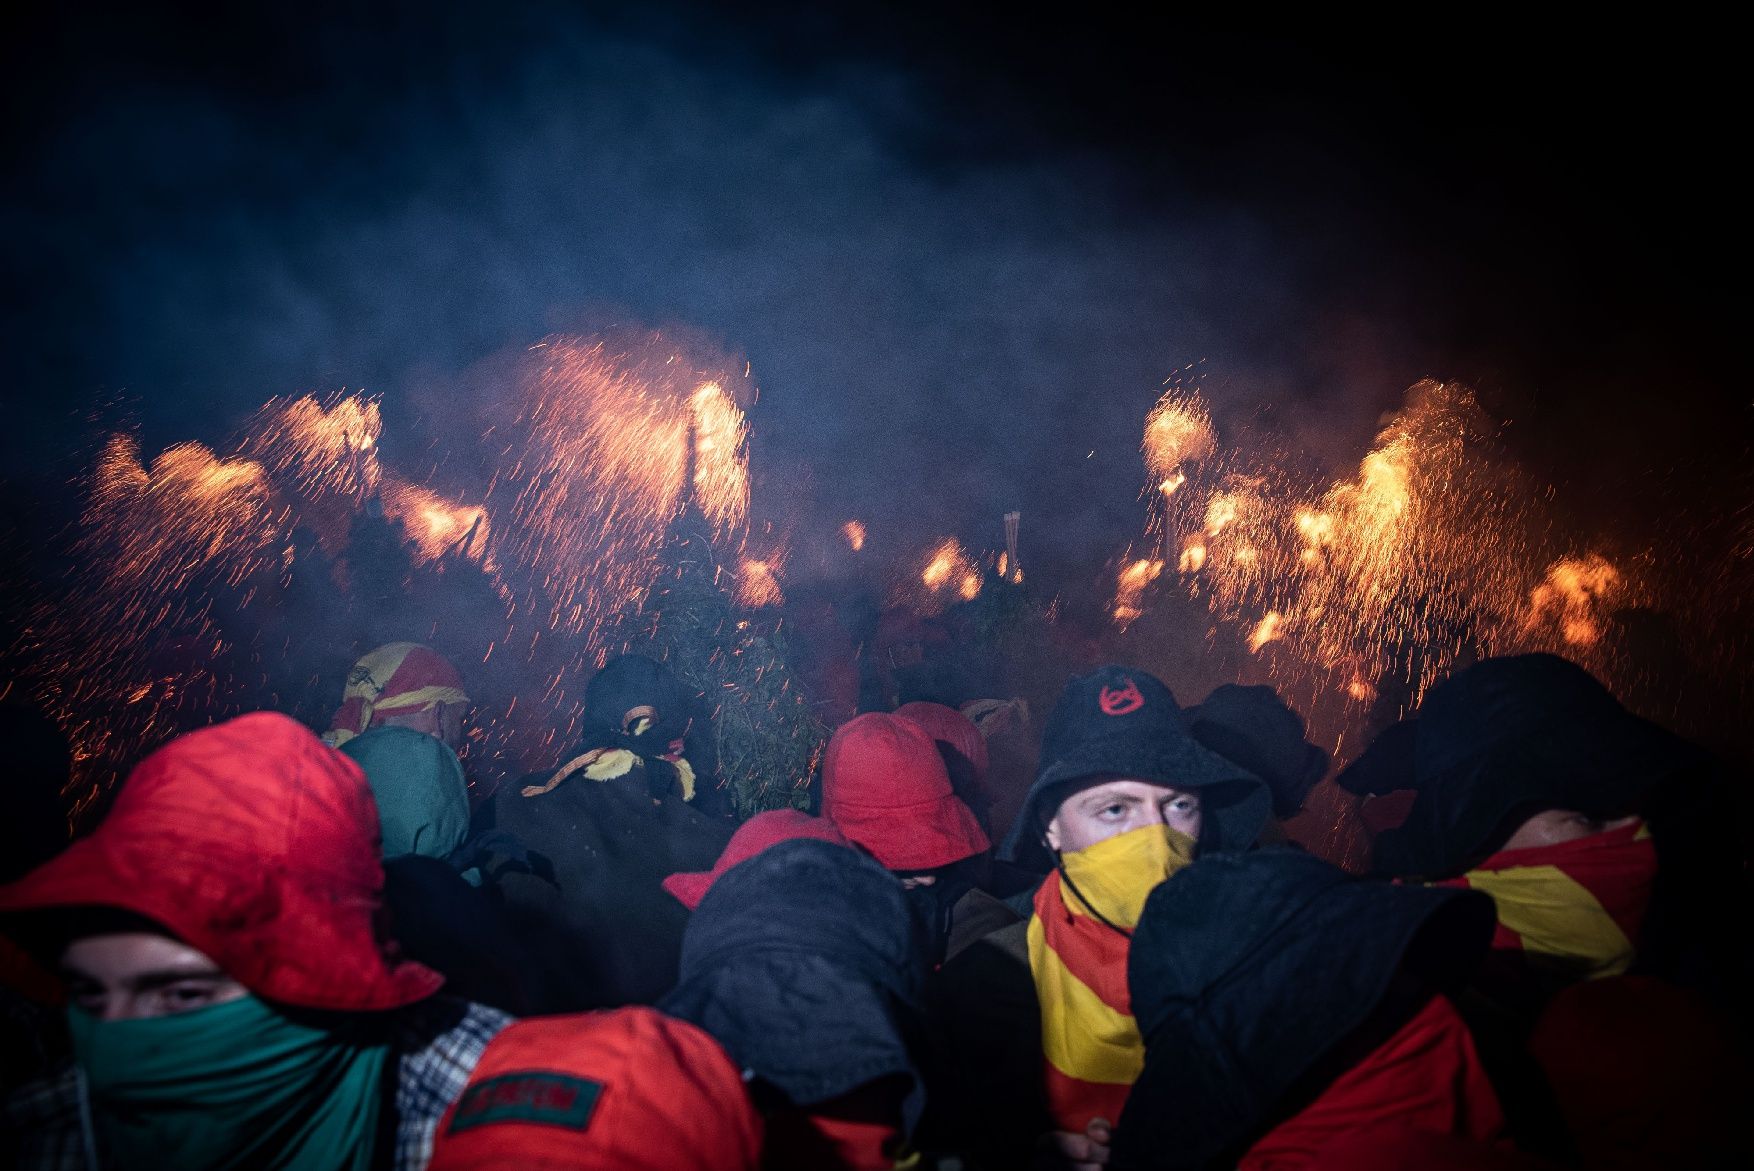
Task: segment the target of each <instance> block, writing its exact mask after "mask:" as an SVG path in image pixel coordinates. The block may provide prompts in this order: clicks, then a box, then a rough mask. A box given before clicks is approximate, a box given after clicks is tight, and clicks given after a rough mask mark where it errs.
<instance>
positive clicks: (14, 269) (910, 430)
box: [0, 3, 1754, 564]
mask: <svg viewBox="0 0 1754 1171" xmlns="http://www.w3.org/2000/svg"><path fill="white" fill-rule="evenodd" d="M828 8H832V9H833V11H828V10H827V9H828ZM980 8H981V10H980V11H976V10H975V8H974V7H972V6H971V7H970V8H967V9H952V8H948V7H947V6H943V5H918V6H913V5H901V6H897V5H870V4H851V5H836V6H823V7H822V8H820V9H819V8H818V7H817V6H805V5H793V4H764V5H738V6H736V8H735V9H731V8H729V7H720V6H714V5H704V4H689V3H646V4H640V5H629V6H626V7H625V8H619V7H610V6H598V5H578V6H574V5H562V4H554V3H534V4H515V3H504V4H481V5H472V4H460V3H449V4H447V3H423V4H415V3H402V4H383V5H375V6H370V8H369V11H368V12H365V13H363V14H362V13H361V12H356V11H354V6H352V5H325V4H322V3H316V4H309V3H307V4H300V5H296V6H286V7H281V8H275V7H271V6H266V5H262V6H224V7H220V6H212V7H204V6H164V5H158V6H131V7H123V6H119V5H115V6H105V5H96V6H93V5H69V6H63V7H62V8H60V9H58V10H57V11H56V12H54V13H52V14H49V13H37V14H36V15H35V16H34V17H33V18H29V19H27V20H26V21H25V23H24V24H23V25H22V26H19V27H16V28H15V29H14V30H13V32H12V34H11V35H9V36H8V37H7V38H5V39H6V42H7V48H6V49H5V53H6V58H7V59H6V61H5V68H4V77H5V82H4V85H5V91H6V113H5V120H6V134H7V137H8V159H9V164H8V170H9V181H8V183H7V185H6V189H5V196H4V219H3V222H4V225H5V228H4V245H3V246H4V249H5V254H6V256H5V259H6V263H7V271H8V272H9V274H10V275H11V277H12V281H11V282H10V283H11V292H12V295H13V298H14V304H13V307H12V308H11V310H10V311H9V312H8V313H7V314H6V324H5V330H6V337H5V354H6V358H7V360H6V369H5V371H4V383H5V387H6V391H5V393H6V400H7V417H8V425H7V426H6V427H5V428H4V429H0V459H3V460H4V467H5V475H6V478H7V480H8V481H9V492H10V493H11V495H12V498H13V499H14V500H15V501H21V502H26V503H28V504H29V505H30V507H29V508H27V509H25V510H24V511H25V512H27V513H28V516H27V517H26V518H25V520H24V521H23V522H22V523H23V524H24V525H25V527H26V529H27V533H32V534H34V533H35V532H36V531H38V530H39V529H41V530H46V529H47V528H48V527H50V525H51V522H52V521H54V520H55V518H61V517H65V516H66V515H68V514H70V512H71V510H72V504H71V502H72V490H71V489H70V488H69V487H68V484H69V481H70V477H72V476H73V475H74V474H76V473H77V471H78V470H79V468H80V467H81V461H82V459H83V453H84V452H85V451H86V450H87V448H86V445H87V444H89V440H90V434H91V430H92V428H91V425H90V420H91V418H92V411H93V408H94V406H96V405H97V404H115V405H114V406H111V407H110V408H107V409H108V410H109V411H110V413H109V414H106V415H104V416H103V417H104V418H105V419H106V420H108V419H111V418H115V417H120V415H126V414H131V415H132V417H134V418H136V419H137V420H138V421H139V422H140V424H141V425H142V428H143V434H144V438H145V440H146V448H147V454H148V455H149V456H150V454H151V452H152V451H153V450H156V449H157V447H160V446H163V445H164V444H166V443H170V442H174V441H177V440H179V439H183V438H191V437H192V438H200V439H204V440H206V441H208V442H213V443H217V442H220V441H222V440H223V439H224V437H225V435H226V431H227V428H228V427H230V426H232V425H234V424H236V423H237V422H238V421H240V420H241V419H242V417H243V416H244V415H245V414H247V412H248V411H249V410H250V409H252V408H253V407H255V406H257V405H259V404H260V403H261V401H262V400H264V399H265V398H267V397H268V396H269V395H271V394H284V393H293V392H302V391H310V390H315V391H328V390H334V389H338V388H340V387H344V386H345V387H354V388H357V387H362V386H363V387H365V388H366V389H368V390H371V391H374V392H380V393H382V394H383V395H384V396H385V411H386V450H387V452H388V453H389V455H390V456H391V458H392V460H393V459H394V457H395V454H396V450H395V442H396V436H397V434H398V433H399V432H406V431H408V430H409V429H410V428H411V424H409V423H408V419H409V417H410V415H411V413H412V412H414V411H415V410H416V409H417V408H422V407H424V408H427V409H429V410H430V408H431V406H432V405H433V404H432V403H431V402H430V401H428V400H427V399H425V398H423V395H425V396H432V395H437V394H440V393H441V392H440V391H439V390H437V389H435V388H440V387H444V386H450V385H455V383H456V380H457V379H459V378H463V379H466V378H467V377H468V373H467V372H468V371H469V370H470V369H471V368H472V367H473V366H475V365H476V364H478V363H480V362H481V361H482V360H484V359H485V358H487V357H488V356H490V355H492V354H494V353H495V352H498V351H500V350H502V349H504V348H506V347H516V346H522V345H526V344H528V343H529V342H531V341H533V340H535V339H536V338H539V337H540V336H542V335H543V334H545V333H547V332H549V331H551V330H556V329H569V328H591V327H593V326H596V325H601V324H604V323H626V322H638V323H641V324H645V325H649V326H656V327H665V326H669V325H681V326H686V327H688V328H689V329H691V330H696V331H700V332H701V333H703V334H704V335H705V336H707V337H708V338H711V339H713V340H714V342H715V344H717V345H718V346H719V347H720V348H722V349H723V350H725V351H727V352H733V353H739V354H742V355H746V356H747V357H748V359H749V360H750V362H751V363H752V364H753V368H754V371H755V376H756V378H757V380H758V382H759V383H760V385H761V387H762V399H761V402H760V404H759V405H758V406H757V408H756V410H755V411H754V413H753V415H752V421H753V424H754V426H755V428H756V435H757V439H756V444H757V446H756V462H757V468H758V472H764V473H765V474H766V476H767V479H766V481H765V482H766V483H767V485H768V487H767V488H766V489H765V491H766V492H767V496H766V498H765V503H766V506H767V507H768V508H769V509H770V510H772V511H776V512H785V511H786V510H788V509H791V510H793V511H795V512H802V511H804V510H805V509H804V502H803V501H801V500H791V501H788V500H786V499H784V498H783V497H784V495H785V493H784V491H783V486H784V484H786V483H788V482H794V481H795V482H798V483H803V482H805V477H806V476H808V478H809V479H808V482H809V483H810V484H811V504H810V509H811V511H813V512H816V513H820V514H821V520H822V521H823V523H824V524H828V525H838V523H839V522H840V521H841V520H843V519H845V518H846V517H849V516H860V517H864V518H867V519H873V520H874V522H875V524H874V528H881V527H884V526H887V527H888V528H889V529H890V530H892V531H893V532H895V533H896V534H897V540H898V541H906V540H914V539H918V540H924V539H925V538H927V537H929V536H932V535H935V534H938V533H944V532H956V533H958V534H959V535H962V536H963V537H964V539H965V540H967V541H969V542H970V543H971V544H974V545H977V546H987V547H991V546H993V545H995V544H996V543H997V541H998V539H999V537H998V524H999V522H998V517H999V514H1000V513H1001V512H1003V511H1005V510H1006V509H1009V508H1019V507H1020V508H1021V509H1022V510H1023V512H1024V515H1025V522H1024V524H1025V549H1026V551H1028V552H1026V558H1027V557H1029V556H1030V554H1033V559H1034V563H1036V564H1040V563H1042V562H1044V561H1047V562H1064V563H1067V564H1084V563H1088V562H1090V561H1092V560H1100V559H1102V558H1106V557H1109V556H1112V555H1113V554H1114V552H1115V551H1116V548H1117V546H1118V545H1120V544H1122V543H1124V542H1125V541H1126V540H1127V539H1128V538H1129V536H1130V535H1131V534H1134V533H1136V532H1137V531H1138V526H1139V521H1140V516H1141V511H1140V507H1139V505H1138V502H1137V499H1136V497H1137V491H1138V485H1139V481H1140V471H1139V467H1138V463H1137V456H1136V449H1137V442H1138V429H1139V425H1140V422H1141V420H1142V417H1143V415H1144V412H1145V410H1146V409H1148V407H1149V406H1150V404H1151V402H1152V401H1153V399H1154V398H1155V396H1156V394H1157V393H1158V391H1159V388H1160V384H1161V383H1162V381H1163V380H1164V379H1165V378H1167V377H1169V376H1170V375H1172V374H1173V373H1174V372H1175V371H1177V370H1179V369H1182V368H1183V367H1186V366H1188V365H1189V364H1192V363H1196V362H1202V361H1203V363H1204V364H1203V365H1202V366H1200V367H1198V369H1199V370H1200V371H1201V372H1202V373H1203V375H1204V377H1205V383H1204V386H1205V389H1206V392H1207V394H1208V396H1209V397H1210V398H1211V400H1212V402H1213V407H1214V413H1215V415H1216V416H1217V418H1218V421H1219V424H1220V427H1221V429H1222V428H1224V427H1225V426H1226V424H1227V423H1228V422H1231V421H1235V420H1240V419H1243V418H1245V417H1246V418H1250V419H1254V420H1256V421H1258V420H1260V419H1261V418H1262V417H1263V413H1264V414H1265V416H1268V417H1270V418H1269V421H1270V422H1272V425H1273V426H1276V427H1277V428H1279V429H1280V430H1281V431H1283V432H1284V433H1285V434H1286V435H1288V436H1290V437H1291V439H1292V440H1294V441H1295V442H1296V443H1298V444H1299V445H1301V446H1303V447H1306V448H1308V449H1309V450H1311V451H1312V452H1314V453H1315V454H1316V456H1317V458H1320V459H1324V460H1326V461H1328V462H1329V463H1330V464H1331V465H1332V466H1333V468H1334V470H1335V471H1336V472H1337V473H1339V472H1344V470H1345V469H1346V467H1347V466H1349V465H1350V464H1351V463H1352V462H1353V461H1355V460H1356V459H1357V457H1358V455H1359V454H1360V453H1361V452H1362V451H1363V450H1364V447H1365V446H1366V445H1367V443H1368V440H1369V437H1370V435H1371V433H1372V431H1373V429H1374V427H1375V425H1376V422H1377V420H1378V418H1379V416H1380V415H1381V413H1382V412H1384V411H1386V410H1389V409H1392V408H1393V407H1394V406H1395V405H1396V404H1397V402H1398V401H1399V398H1400V394H1401V392H1402V391H1403V390H1404V388H1405V387H1406V386H1408V385H1409V384H1411V383H1412V382H1414V381H1416V380H1417V379H1419V378H1422V377H1426V376H1433V377H1438V378H1443V379H1459V380H1463V381H1466V382H1469V383H1471V384H1473V385H1474V386H1476V387H1477V388H1478V390H1479V392H1480V394H1481V396H1482V398H1483V400H1484V401H1485V402H1486V403H1487V404H1488V407H1489V409H1490V410H1491V411H1492V412H1493V413H1494V415H1495V416H1497V417H1499V418H1502V419H1503V420H1505V421H1507V422H1508V423H1509V424H1510V426H1509V427H1508V428H1507V431H1506V437H1507V440H1508V441H1509V443H1510V444H1511V446H1512V449H1513V450H1514V452H1515V453H1516V454H1517V456H1518V457H1519V458H1520V459H1521V460H1522V461H1523V462H1524V463H1525V464H1526V465H1527V466H1528V467H1529V468H1530V470H1531V471H1532V473H1533V474H1534V475H1535V476H1536V477H1537V478H1538V479H1539V480H1540V481H1542V482H1544V483H1550V484H1552V485H1554V487H1555V495H1554V504H1553V507H1554V509H1555V510H1556V515H1558V516H1560V517H1563V518H1564V520H1563V523H1566V524H1575V525H1577V526H1578V528H1579V529H1580V531H1582V532H1584V533H1585V534H1594V533H1597V532H1602V531H1610V530H1611V531H1613V532H1615V533H1617V534H1619V535H1620V536H1619V539H1620V540H1622V541H1629V542H1631V543H1633V544H1636V543H1637V541H1638V540H1639V539H1641V538H1642V537H1643V536H1646V535H1649V534H1653V533H1656V532H1659V531H1661V530H1662V529H1663V528H1664V527H1665V526H1674V525H1678V524H1679V525H1696V524H1707V525H1709V524H1710V523H1712V518H1713V517H1714V516H1718V515H1722V514H1726V513H1733V512H1734V511H1735V510H1736V509H1738V508H1746V506H1747V504H1746V502H1747V500H1748V498H1749V497H1750V495H1754V493H1750V491H1749V473H1748V464H1749V458H1748V457H1749V435H1750V427H1749V424H1750V417H1751V413H1754V412H1751V397H1754V396H1751V393H1750V390H1749V388H1748V385H1747V382H1746V380H1745V378H1744V376H1743V373H1742V362H1741V354H1740V353H1739V343H1740V341H1741V333H1742V331H1741V329H1740V328H1738V327H1740V326H1741V325H1742V323H1743V322H1744V321H1746V320H1747V308H1748V300H1749V298H1748V295H1747V291H1746V290H1747V280H1746V276H1745V261H1746V257H1747V252H1748V249H1747V243H1748V239H1747V230H1746V226H1745V214H1744V211H1743V209H1744V208H1745V207H1746V205H1747V198H1746V193H1745V191H1744V189H1743V187H1742V183H1743V180H1742V178H1741V173H1742V171H1743V170H1744V169H1745V168H1744V165H1743V164H1744V160H1743V156H1744V155H1745V153H1746V125H1745V122H1746V102H1745V99H1744V98H1743V97H1742V95H1741V94H1740V92H1739V89H1740V87H1739V85H1738V84H1737V83H1736V81H1735V78H1736V76H1737V75H1738V72H1739V69H1738V68H1737V66H1738V64H1739V63H1738V62H1736V61H1734V60H1733V57H1732V51H1733V38H1731V37H1728V36H1726V35H1725V34H1724V32H1723V31H1722V30H1718V29H1713V28H1710V27H1707V26H1705V25H1700V24H1694V25H1685V26H1683V25H1681V24H1680V23H1679V22H1678V21H1677V22H1667V23H1665V22H1657V23H1653V22H1652V21H1651V20H1650V18H1649V17H1648V16H1647V17H1646V18H1645V19H1644V20H1643V21H1642V22H1640V23H1633V22H1631V21H1630V18H1628V22H1627V23H1619V24H1616V23H1610V22H1609V21H1607V20H1604V19H1602V18H1600V17H1597V18H1593V19H1592V20H1591V21H1590V22H1589V27H1569V28H1541V27H1536V26H1534V25H1533V24H1532V23H1530V22H1529V21H1528V20H1527V19H1526V18H1525V17H1521V16H1519V17H1503V18H1499V17H1491V16H1487V15H1485V14H1481V13H1477V12H1474V11H1471V10H1470V11H1467V12H1459V11H1458V12H1453V13H1452V12H1450V11H1447V10H1446V11H1442V12H1437V13H1430V12H1427V13H1421V14H1419V15H1418V16H1417V18H1415V17H1414V16H1413V15H1411V14H1409V15H1408V16H1406V17H1405V18H1402V19H1399V20H1378V21H1374V22H1371V23H1357V24H1350V25H1347V24H1342V23H1340V22H1338V21H1334V20H1310V21H1306V22H1302V23H1284V22H1283V21H1280V20H1278V19H1275V20H1273V21H1267V20H1265V19H1250V20H1246V21H1238V22H1237V24H1236V25H1232V26H1230V27H1223V26H1220V25H1218V24H1216V23H1207V22H1205V21H1200V20H1182V19H1178V20H1175V21H1170V22H1160V23H1142V22H1140V21H1139V20H1138V19H1136V18H1133V17H1130V16H1122V15H1120V14H1119V13H1118V12H1117V11H1116V10H1114V9H1111V8H1106V7H1098V6H1089V5H1081V6H1065V7H1062V8H1059V9H1056V10H1050V11H1045V12H1032V13H1027V14H1026V13H1025V12H1024V11H1023V10H1021V9H1018V10H1015V11H1011V12H1007V13H1005V14H1004V15H1003V16H1002V17H996V16H994V15H993V14H992V13H991V12H990V11H988V10H987V6H980ZM1243 25H1246V26H1247V27H1246V29H1245V28H1242V27H1240V26H1243ZM1090 452H1094V453H1095V455H1094V456H1093V457H1089V458H1087V453H1090ZM776 482H777V483H779V484H780V485H781V486H782V490H780V491H778V492H776V491H775V490H774V488H773V486H772V485H773V484H774V483H776ZM758 503H760V502H758ZM14 511H15V512H18V511H19V509H16V508H15V509H14Z"/></svg>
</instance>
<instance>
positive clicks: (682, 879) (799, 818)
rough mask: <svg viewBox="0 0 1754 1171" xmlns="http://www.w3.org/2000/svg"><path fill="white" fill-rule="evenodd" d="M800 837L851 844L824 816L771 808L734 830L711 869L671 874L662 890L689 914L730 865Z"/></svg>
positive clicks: (838, 843)
mask: <svg viewBox="0 0 1754 1171" xmlns="http://www.w3.org/2000/svg"><path fill="white" fill-rule="evenodd" d="M802 838H813V839H815V840H817V841H823V842H832V843H833V844H835V845H837V846H846V847H847V848H849V849H850V848H851V845H852V844H851V843H850V842H848V841H847V840H846V838H844V837H842V836H841V832H840V831H839V830H838V829H836V828H835V827H834V823H833V822H832V821H829V820H828V819H827V818H825V817H811V816H810V815H809V814H808V813H805V812H803V811H802V810H798V809H770V810H768V811H767V812H766V813H757V814H756V815H755V816H754V817H751V818H750V819H749V820H748V821H746V822H744V823H743V824H742V825H740V826H738V827H737V832H736V833H734V834H732V835H731V840H730V841H729V842H728V843H726V845H725V851H724V853H722V854H720V855H719V860H718V861H717V862H715V863H713V868H712V869H711V870H692V871H684V872H682V873H680V874H672V875H671V876H670V877H668V878H666V879H665V880H664V889H665V890H667V891H669V892H670V893H671V894H672V895H674V896H676V899H677V901H678V902H680V903H681V904H682V905H683V906H685V907H687V908H688V909H689V910H691V911H692V910H694V908H696V907H698V906H700V900H701V899H703V898H705V897H706V892H707V891H708V890H709V889H711V887H712V885H713V883H715V882H717V881H718V880H719V879H720V878H722V877H723V876H724V874H725V872H726V871H727V870H729V869H731V868H732V867H733V866H736V865H737V864H738V863H740V862H747V861H748V860H749V859H751V858H753V857H755V856H756V855H757V854H759V853H761V852H762V851H763V850H765V849H767V848H768V847H770V846H777V845H779V843H781V842H790V841H796V840H798V839H802Z"/></svg>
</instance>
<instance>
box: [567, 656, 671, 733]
mask: <svg viewBox="0 0 1754 1171" xmlns="http://www.w3.org/2000/svg"><path fill="white" fill-rule="evenodd" d="M694 699H695V693H694V692H692V691H691V690H689V689H688V688H687V687H686V686H684V685H683V683H682V681H681V680H680V679H678V678H676V676H675V675H674V674H672V673H671V672H670V670H669V669H668V668H666V667H665V666H664V665H663V664H662V663H659V662H656V661H655V660H652V659H648V658H646V657H645V656H644V655H617V656H616V657H615V658H613V659H610V660H609V661H608V662H607V663H605V664H604V665H603V669H602V670H601V671H598V672H597V673H596V674H595V675H593V676H591V681H590V682H589V683H588V684H586V685H585V711H584V717H583V729H582V731H581V736H582V739H581V742H580V743H581V745H582V746H583V747H585V748H627V749H631V750H632V751H633V752H635V753H636V754H638V755H640V756H646V757H652V758H657V757H663V756H668V755H672V754H673V753H675V752H676V751H677V746H678V744H679V742H680V741H681V740H682V739H683V737H684V736H686V735H687V734H688V730H689V722H690V713H691V712H692V711H693V707H694Z"/></svg>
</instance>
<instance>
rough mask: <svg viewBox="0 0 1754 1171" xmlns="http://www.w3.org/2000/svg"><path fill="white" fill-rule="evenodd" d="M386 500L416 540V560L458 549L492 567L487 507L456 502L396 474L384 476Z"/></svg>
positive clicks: (389, 509)
mask: <svg viewBox="0 0 1754 1171" xmlns="http://www.w3.org/2000/svg"><path fill="white" fill-rule="evenodd" d="M383 501H384V515H386V516H388V517H390V518H391V519H393V520H395V521H396V522H398V523H399V524H401V526H402V528H403V530H404V531H405V532H406V533H407V534H408V539H409V540H410V541H411V542H413V545H414V550H415V558H414V559H415V561H416V563H419V564H424V563H427V562H432V561H438V560H440V559H442V558H444V557H445V556H447V555H448V554H452V553H455V554H458V555H460V556H462V557H466V558H468V559H469V560H471V561H475V562H478V563H483V564H484V565H485V567H486V568H487V569H489V570H490V571H491V570H492V568H493V566H492V564H491V559H489V558H488V556H487V547H488V542H489V541H490V540H491V537H492V530H491V528H490V526H489V525H488V521H487V510H486V509H485V508H481V507H479V506H474V505H467V504H452V503H451V502H449V501H447V500H446V499H444V497H442V496H440V495H439V494H438V493H436V492H432V491H429V490H427V489H425V488H422V487H420V486H418V485H415V484H409V483H406V482H404V481H402V480H399V479H396V478H395V477H392V476H386V477H385V478H384V481H383Z"/></svg>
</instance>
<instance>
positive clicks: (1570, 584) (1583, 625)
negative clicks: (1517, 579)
mask: <svg viewBox="0 0 1754 1171" xmlns="http://www.w3.org/2000/svg"><path fill="white" fill-rule="evenodd" d="M1626 593H1627V590H1626V586H1625V581H1624V579H1623V578H1622V576H1621V574H1620V571H1619V570H1618V569H1616V568H1614V566H1613V565H1612V564H1610V563H1609V562H1608V559H1607V558H1605V557H1602V556H1599V555H1597V554H1591V555H1589V556H1586V557H1567V558H1563V559H1561V560H1559V561H1555V562H1554V563H1553V564H1552V565H1551V566H1550V567H1548V569H1547V577H1546V580H1544V581H1543V582H1541V584H1540V585H1538V586H1536V587H1535V588H1534V589H1533V590H1532V591H1530V594H1529V616H1528V619H1527V622H1526V624H1525V625H1526V626H1527V627H1529V628H1534V627H1540V626H1552V627H1555V628H1557V629H1558V631H1559V634H1560V637H1561V638H1563V639H1564V641H1565V642H1567V643H1569V644H1570V645H1572V646H1593V645H1594V644H1595V643H1596V641H1597V640H1599V639H1600V638H1601V637H1602V625H1603V621H1604V619H1605V617H1606V615H1607V613H1608V612H1609V611H1610V610H1612V609H1613V608H1614V607H1616V606H1618V605H1620V604H1621V603H1622V602H1623V600H1624V599H1625V597H1626Z"/></svg>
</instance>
